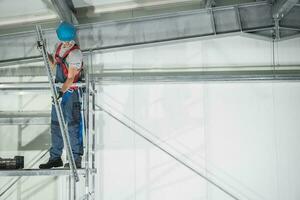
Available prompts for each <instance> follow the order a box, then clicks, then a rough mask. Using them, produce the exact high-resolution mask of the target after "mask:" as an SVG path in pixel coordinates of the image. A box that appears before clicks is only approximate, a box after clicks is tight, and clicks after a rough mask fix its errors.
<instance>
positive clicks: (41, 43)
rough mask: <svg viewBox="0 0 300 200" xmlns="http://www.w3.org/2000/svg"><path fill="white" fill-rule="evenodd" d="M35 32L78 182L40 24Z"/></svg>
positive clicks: (71, 167)
mask: <svg viewBox="0 0 300 200" xmlns="http://www.w3.org/2000/svg"><path fill="white" fill-rule="evenodd" d="M36 32H37V36H38V41H37V45H38V48H39V50H40V51H41V53H42V55H43V60H44V63H45V67H46V71H47V75H48V79H49V83H50V89H51V94H52V98H53V103H54V107H55V110H56V114H57V118H58V122H59V127H60V131H61V134H62V137H63V141H64V144H65V147H66V152H67V156H68V159H69V163H70V170H71V172H72V176H73V178H74V180H75V181H76V182H78V181H79V176H78V172H77V169H76V165H75V160H74V156H73V153H72V148H71V144H70V139H69V133H68V126H67V124H66V123H65V120H64V116H63V112H62V109H61V105H60V101H59V100H58V98H57V97H58V92H57V88H56V86H55V81H54V78H53V75H52V71H51V68H50V63H49V60H48V55H47V50H46V40H45V39H44V38H43V33H42V28H41V26H40V25H37V26H36Z"/></svg>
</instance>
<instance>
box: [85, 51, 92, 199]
mask: <svg viewBox="0 0 300 200" xmlns="http://www.w3.org/2000/svg"><path fill="white" fill-rule="evenodd" d="M90 65H91V52H90V53H89V54H88V66H87V68H86V71H85V84H86V87H85V88H86V91H85V106H84V107H85V110H84V111H85V113H84V114H85V125H86V128H85V176H86V177H85V199H86V200H89V199H90V187H89V186H90V174H89V173H90V172H89V169H90V122H89V121H90V117H89V115H90V114H89V113H90V112H89V110H90V109H89V108H90V103H89V102H90V101H89V100H90V77H89V75H90V74H89V67H90Z"/></svg>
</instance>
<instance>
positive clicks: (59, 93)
mask: <svg viewBox="0 0 300 200" xmlns="http://www.w3.org/2000/svg"><path fill="white" fill-rule="evenodd" d="M63 95H64V93H63V92H62V91H58V93H57V97H56V99H55V98H54V97H52V104H53V105H54V104H55V102H54V101H58V100H59V99H60V98H61V97H62V96H63Z"/></svg>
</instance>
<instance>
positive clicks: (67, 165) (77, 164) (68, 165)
mask: <svg viewBox="0 0 300 200" xmlns="http://www.w3.org/2000/svg"><path fill="white" fill-rule="evenodd" d="M75 165H76V168H77V169H81V159H78V160H75ZM64 168H70V164H69V163H66V164H65V165H64Z"/></svg>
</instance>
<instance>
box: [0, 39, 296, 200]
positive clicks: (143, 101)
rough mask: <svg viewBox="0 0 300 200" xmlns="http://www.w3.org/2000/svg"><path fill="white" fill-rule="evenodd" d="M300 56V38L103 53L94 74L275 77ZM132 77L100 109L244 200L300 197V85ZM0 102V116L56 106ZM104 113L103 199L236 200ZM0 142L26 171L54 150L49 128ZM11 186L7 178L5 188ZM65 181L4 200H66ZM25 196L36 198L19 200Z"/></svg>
mask: <svg viewBox="0 0 300 200" xmlns="http://www.w3.org/2000/svg"><path fill="white" fill-rule="evenodd" d="M273 47H274V49H273ZM273 50H274V51H273ZM299 52H300V40H299V39H292V40H286V41H282V42H279V43H275V44H274V45H273V43H272V42H270V41H264V40H257V39H253V38H246V37H240V36H231V37H224V38H216V39H207V40H199V41H191V42H181V43H174V44H167V45H161V46H152V47H145V48H138V49H130V50H120V51H114V52H106V53H105V52H104V53H101V54H97V55H94V56H93V70H94V71H101V70H103V69H129V70H131V69H132V70H134V69H143V68H157V69H160V68H162V69H166V68H168V69H169V68H170V69H173V68H203V70H205V69H206V68H215V69H216V70H217V69H218V68H222V67H226V68H228V67H236V68H241V67H247V66H257V69H258V70H259V67H261V66H264V67H270V68H271V69H273V68H274V69H276V67H279V66H281V65H282V66H287V65H299V64H300V58H299V56H298V53H299ZM274 64H275V65H274ZM15 79H16V81H20V79H22V80H23V81H24V80H27V79H28V80H36V79H39V77H25V78H24V77H23V78H15ZM41 79H43V77H41ZM132 79H133V81H132V82H126V83H122V82H120V83H115V84H100V83H99V84H97V98H96V100H97V101H96V103H97V105H98V106H101V107H104V108H107V109H109V110H110V112H111V113H112V114H114V115H116V116H118V118H119V119H121V120H122V121H124V122H126V124H128V125H129V126H131V127H133V128H135V129H136V130H138V131H139V132H141V133H143V134H145V135H148V136H150V137H152V138H154V139H155V141H156V142H158V143H159V144H161V145H164V146H165V147H166V148H167V149H168V151H170V152H172V153H174V154H176V155H177V156H178V157H180V158H181V159H182V160H184V161H186V162H190V163H192V164H193V165H194V166H195V168H197V169H198V170H199V171H200V172H201V173H203V174H205V176H207V177H209V178H210V179H211V180H214V181H215V182H216V183H217V184H218V185H220V186H222V187H223V188H225V189H226V190H228V191H230V192H231V193H233V194H234V195H235V196H237V197H239V198H240V199H255V200H256V199H257V200H271V199H272V200H283V199H289V200H298V199H299V198H300V193H299V191H298V190H297V189H298V188H299V186H300V182H299V180H300V177H299V176H300V174H299V173H298V169H299V167H300V161H299V160H300V159H299V158H300V153H299V152H300V149H299V148H300V147H299V145H298V144H297V141H299V139H300V135H299V134H298V130H299V128H300V127H299V123H298V120H299V119H300V114H299V113H300V112H299V111H300V105H299V101H298V99H299V97H300V83H299V82H288V81H284V82H279V81H273V82H271V81H268V82H266V81H260V82H259V81H256V82H186V83H176V82H173V83H161V82H159V83H158V82H157V83H156V82H151V83H149V82H148V83H137V82H134V74H133V77H132ZM7 80H8V78H5V79H4V78H3V80H2V81H7ZM9 80H10V81H11V80H12V78H9ZM0 102H1V103H0V106H1V107H0V110H1V111H34V110H48V111H50V105H51V102H50V96H49V93H48V92H44V93H36V94H23V93H21V94H20V93H9V92H8V93H5V92H4V93H2V94H1V98H0ZM97 108H98V109H97V112H96V114H97V115H96V116H97V118H96V125H97V126H96V129H97V132H96V140H97V144H96V147H97V152H96V166H97V170H98V173H97V178H96V180H97V190H96V199H103V200H110V199H114V200H117V199H122V200H131V199H138V200H144V199H145V200H150V199H151V200H156V199H191V200H192V199H207V200H220V199H222V200H227V199H228V200H229V199H232V198H231V197H230V196H228V195H227V194H225V193H224V192H222V191H220V190H219V189H218V188H216V187H215V186H213V185H212V184H210V183H208V182H207V181H205V180H204V179H203V178H201V177H199V176H198V175H196V174H195V173H193V172H192V171H191V170H189V169H187V168H185V167H184V166H182V165H180V164H179V163H178V162H176V161H175V160H174V159H172V158H170V157H169V156H168V155H166V154H165V153H163V152H162V151H160V150H159V149H157V148H156V147H154V146H153V145H152V144H150V143H148V142H147V141H145V140H144V139H142V138H140V137H139V136H138V135H136V134H135V133H133V131H132V130H130V129H128V128H127V127H125V126H124V125H122V124H121V123H120V122H118V121H117V120H115V119H113V118H112V117H110V116H108V115H107V114H105V113H104V112H102V111H101V109H100V108H99V107H97ZM0 134H1V140H0V144H1V145H0V148H1V157H12V156H14V155H16V154H18V155H24V156H25V162H26V164H28V165H27V166H29V163H30V161H31V160H34V158H35V157H36V156H37V155H40V154H41V153H42V152H44V151H46V150H47V149H48V148H49V147H50V133H49V126H42V125H39V126H37V125H34V126H33V125H31V126H25V127H23V126H21V125H19V126H1V127H0ZM37 166H38V165H35V166H34V167H37ZM9 180H10V179H9V178H5V179H1V180H0V189H1V188H3V187H5V185H7V183H8V181H9ZM65 182H66V178H63V177H62V178H48V177H35V178H22V179H21V181H20V182H19V183H18V185H17V186H16V187H15V188H13V190H12V192H11V193H10V194H9V195H7V196H6V197H5V199H7V200H15V199H21V200H34V199H40V198H43V199H44V200H46V199H47V200H48V199H49V200H52V199H65V196H64V192H66V190H67V188H66V183H65ZM46 183H47V184H46ZM43 184H44V185H43ZM80 184H82V183H80ZM27 188H30V191H32V192H31V193H32V194H30V195H29V193H30V192H29V191H28V193H21V191H25V190H26V191H27ZM78 193H80V191H78ZM33 194H34V195H33Z"/></svg>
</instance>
